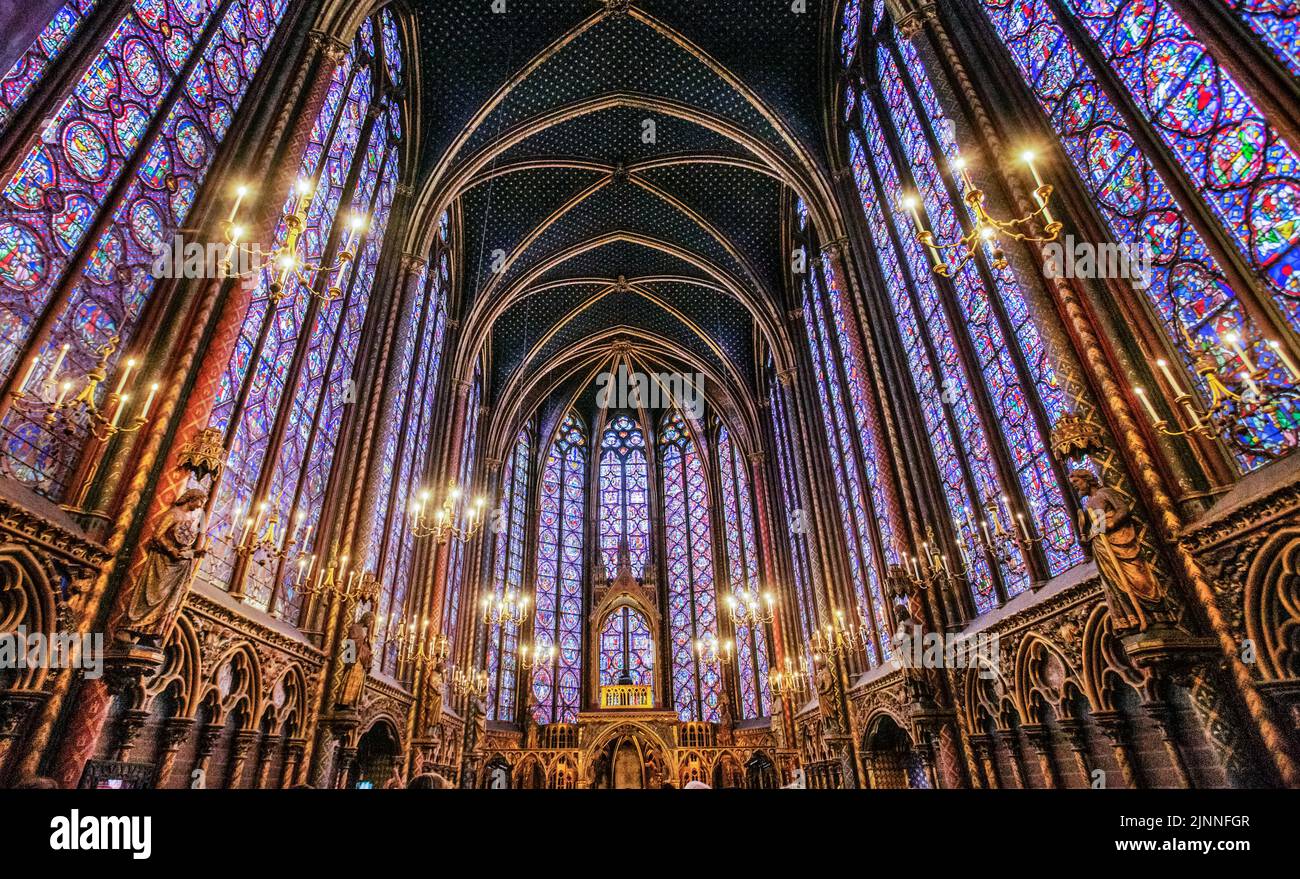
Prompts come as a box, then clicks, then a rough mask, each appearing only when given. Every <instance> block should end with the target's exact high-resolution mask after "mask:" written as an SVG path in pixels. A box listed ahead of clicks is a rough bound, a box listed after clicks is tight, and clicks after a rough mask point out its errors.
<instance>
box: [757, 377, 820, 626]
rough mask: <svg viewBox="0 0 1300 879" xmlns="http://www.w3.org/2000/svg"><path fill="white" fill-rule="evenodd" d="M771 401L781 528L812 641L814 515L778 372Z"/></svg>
mask: <svg viewBox="0 0 1300 879" xmlns="http://www.w3.org/2000/svg"><path fill="white" fill-rule="evenodd" d="M769 369H770V365H769ZM768 403H769V405H770V407H771V413H772V431H773V439H774V441H775V442H774V445H775V449H776V469H777V473H778V475H779V476H780V479H781V508H782V510H783V511H784V513H785V516H786V520H787V521H786V522H784V523H782V525H781V527H780V530H783V531H785V533H786V536H787V539H788V542H789V547H790V567H791V573H792V574H793V576H794V588H795V594H796V596H797V600H796V602H795V605H796V607H797V608H798V611H799V620H798V621H799V634H800V638H799V640H800V643H808V641H809V640H810V639H811V638H812V634H813V632H814V631H816V628H817V609H818V607H819V606H820V602H819V601H818V600H817V591H818V586H817V583H818V582H819V580H818V579H817V572H816V568H815V567H814V566H813V563H812V554H811V550H810V547H809V545H808V535H809V534H810V533H811V531H812V526H811V519H812V517H811V515H810V513H809V512H808V508H807V506H806V505H805V501H804V500H803V498H804V492H805V490H806V489H805V487H804V481H803V468H802V467H801V466H800V465H799V459H798V456H797V453H796V452H795V445H794V442H795V437H794V434H792V433H791V431H790V421H789V416H788V415H787V414H786V404H785V395H784V394H783V393H782V392H781V385H780V382H779V381H778V380H777V379H776V377H775V376H772V377H771V379H770V387H769V390H768Z"/></svg>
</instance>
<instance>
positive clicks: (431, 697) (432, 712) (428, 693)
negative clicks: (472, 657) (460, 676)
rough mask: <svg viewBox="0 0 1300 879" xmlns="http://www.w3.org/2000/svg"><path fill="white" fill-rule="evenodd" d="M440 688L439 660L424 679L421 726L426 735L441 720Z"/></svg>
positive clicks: (440, 664) (440, 665)
mask: <svg viewBox="0 0 1300 879" xmlns="http://www.w3.org/2000/svg"><path fill="white" fill-rule="evenodd" d="M442 690H443V668H442V662H441V661H439V662H438V664H437V665H435V666H433V667H432V668H430V669H429V676H428V677H427V678H425V681H424V721H423V723H422V724H421V727H422V728H423V729H424V730H425V731H426V735H427V734H428V731H430V730H432V729H434V728H435V727H437V726H438V724H439V723H441V722H442V696H443V693H442Z"/></svg>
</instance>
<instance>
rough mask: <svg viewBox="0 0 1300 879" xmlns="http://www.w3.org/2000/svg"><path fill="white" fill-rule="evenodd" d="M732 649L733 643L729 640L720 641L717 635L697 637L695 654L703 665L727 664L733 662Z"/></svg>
mask: <svg viewBox="0 0 1300 879" xmlns="http://www.w3.org/2000/svg"><path fill="white" fill-rule="evenodd" d="M732 650H733V645H732V643H731V641H729V640H728V641H719V640H718V639H717V638H716V637H711V638H696V639H695V655H696V657H698V658H699V661H700V664H701V665H705V666H718V665H725V664H726V663H728V662H731V655H732Z"/></svg>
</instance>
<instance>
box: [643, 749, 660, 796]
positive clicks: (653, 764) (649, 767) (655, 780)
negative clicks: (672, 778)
mask: <svg viewBox="0 0 1300 879" xmlns="http://www.w3.org/2000/svg"><path fill="white" fill-rule="evenodd" d="M645 777H646V785H647V786H648V787H649V789H650V790H659V789H660V788H661V787H663V786H664V765H663V761H662V760H660V759H659V754H658V753H657V752H656V751H652V750H651V751H647V753H646V758H645Z"/></svg>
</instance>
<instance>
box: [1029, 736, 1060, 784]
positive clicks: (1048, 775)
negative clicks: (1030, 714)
mask: <svg viewBox="0 0 1300 879" xmlns="http://www.w3.org/2000/svg"><path fill="white" fill-rule="evenodd" d="M1022 730H1023V731H1024V734H1025V738H1027V739H1028V740H1029V744H1030V745H1031V746H1032V747H1033V749H1034V752H1035V753H1036V754H1037V756H1038V766H1039V768H1040V769H1041V770H1042V773H1043V784H1044V785H1045V786H1046V787H1047V788H1049V789H1055V788H1058V787H1062V784H1061V775H1060V773H1059V772H1058V771H1057V769H1056V760H1055V759H1054V758H1053V757H1052V731H1051V730H1050V729H1048V728H1047V727H1045V726H1043V725H1042V724H1039V723H1027V724H1025V725H1024V726H1023V727H1022Z"/></svg>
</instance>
